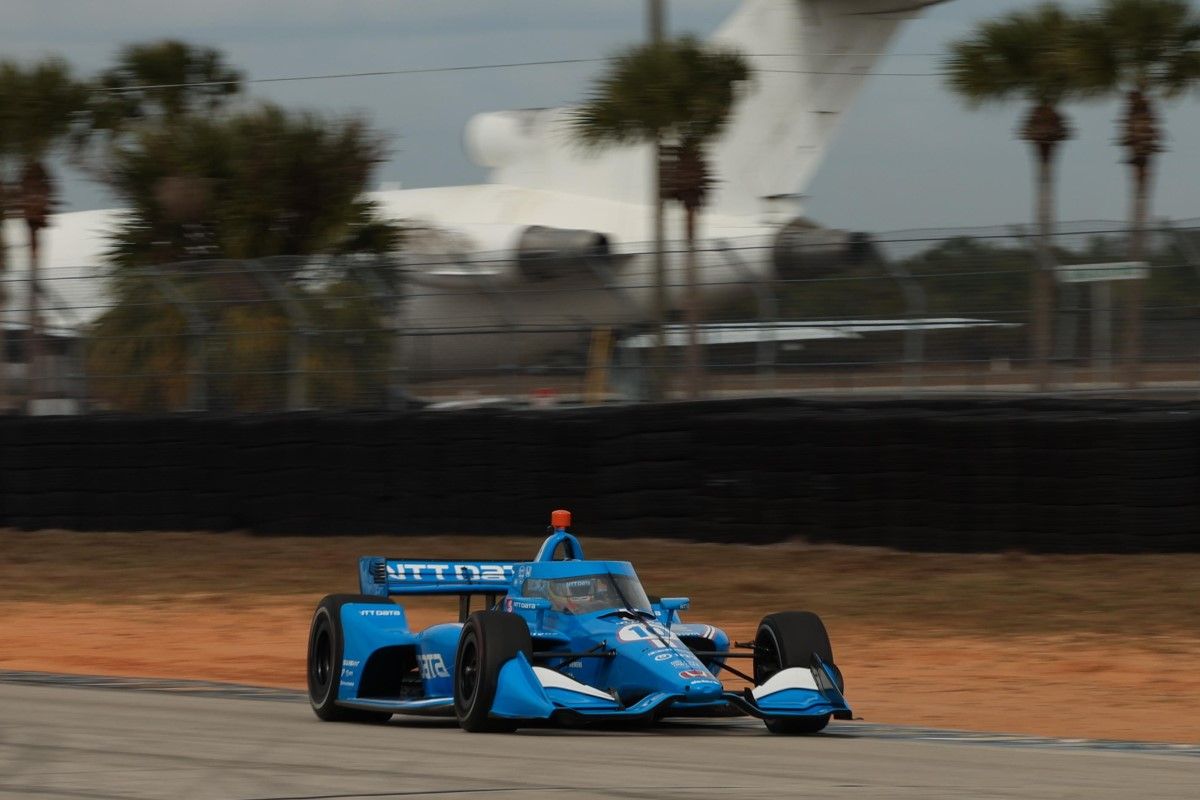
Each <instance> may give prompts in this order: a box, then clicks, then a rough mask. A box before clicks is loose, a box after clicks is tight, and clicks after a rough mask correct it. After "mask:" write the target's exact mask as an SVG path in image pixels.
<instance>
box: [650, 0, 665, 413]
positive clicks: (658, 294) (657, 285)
mask: <svg viewBox="0 0 1200 800" xmlns="http://www.w3.org/2000/svg"><path fill="white" fill-rule="evenodd" d="M665 3H666V0H647V5H646V11H647V29H648V32H649V34H650V44H652V45H655V46H658V45H661V44H662V42H663V36H664V35H665V34H664V31H665V29H666V24H667V19H666V18H667V10H666V5H665ZM653 150H654V152H653V153H652V155H651V158H652V159H653V163H652V165H651V167H650V175H651V180H652V182H653V186H652V189H651V191H653V193H654V196H653V198H652V200H653V203H654V323H655V340H654V357H653V358H652V359H651V362H652V363H651V375H650V381H649V389H650V391H649V396H650V399H651V400H654V401H660V400H664V399H666V387H667V263H666V254H665V253H664V252H663V247H664V242H663V239H664V238H665V234H664V227H665V226H664V216H663V199H662V135H661V134H660V135H658V136H655V137H654V148H653Z"/></svg>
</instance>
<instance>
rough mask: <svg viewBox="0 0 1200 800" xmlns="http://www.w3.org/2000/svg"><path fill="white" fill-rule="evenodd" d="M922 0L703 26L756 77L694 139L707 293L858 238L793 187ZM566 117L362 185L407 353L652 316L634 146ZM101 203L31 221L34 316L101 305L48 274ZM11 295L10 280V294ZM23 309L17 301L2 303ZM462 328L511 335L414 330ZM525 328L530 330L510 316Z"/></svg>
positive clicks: (564, 333)
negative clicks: (587, 141) (421, 180)
mask: <svg viewBox="0 0 1200 800" xmlns="http://www.w3.org/2000/svg"><path fill="white" fill-rule="evenodd" d="M938 2H943V0H744V2H742V3H741V5H740V6H739V7H738V8H737V9H736V10H735V12H734V13H733V15H732V16H731V17H730V18H729V19H728V20H727V21H726V22H725V23H724V24H723V25H722V26H721V27H720V28H719V30H717V32H716V33H715V35H714V36H713V42H714V43H716V44H719V45H722V46H727V47H730V48H734V49H737V50H739V51H741V52H742V53H743V54H746V55H747V56H748V58H749V60H750V62H751V64H752V67H753V69H754V80H753V82H752V84H751V85H749V86H748V87H746V90H745V91H744V92H743V96H742V97H741V98H740V99H739V101H738V104H737V107H736V109H735V113H734V117H733V119H732V120H731V123H730V124H729V126H728V128H727V130H726V131H725V133H724V134H723V136H722V137H721V138H720V140H719V141H717V142H715V143H714V145H713V147H712V149H711V151H710V155H711V160H712V163H713V166H714V168H715V169H714V173H715V177H716V179H717V183H716V189H715V191H714V194H713V197H712V200H711V204H710V205H709V207H708V208H707V209H706V211H705V212H704V214H703V216H702V218H701V221H700V232H701V237H702V238H703V239H704V240H706V243H705V245H704V246H705V247H710V246H713V245H714V243H715V242H717V241H719V240H720V241H731V242H735V243H736V244H735V247H736V248H737V249H738V255H739V257H738V258H737V259H734V258H732V257H707V258H705V259H704V260H703V261H702V267H701V268H702V273H701V282H702V283H704V284H708V285H707V286H706V287H705V293H706V295H707V296H708V299H709V300H710V301H711V300H713V299H717V296H718V295H721V294H728V293H730V292H731V291H743V292H744V291H746V288H747V286H748V284H749V283H750V282H751V281H753V280H754V279H762V278H765V277H769V276H771V275H772V274H774V272H775V271H776V270H783V269H789V268H790V269H803V268H804V267H805V265H806V264H809V263H811V262H813V261H815V260H820V259H827V258H829V257H830V256H832V257H834V258H837V259H839V260H840V258H841V256H842V255H843V254H844V252H845V251H847V250H849V249H854V248H859V249H861V247H862V244H863V242H862V240H861V239H858V238H856V237H854V236H853V235H850V234H846V233H844V232H839V231H827V230H823V229H820V228H818V227H816V226H814V225H813V224H812V223H809V222H807V221H805V220H804V219H803V217H802V213H803V209H802V207H801V204H800V202H799V195H798V192H800V191H802V190H803V188H804V186H805V185H806V184H807V183H808V181H809V180H810V179H811V178H812V176H813V175H814V173H815V172H816V170H817V167H818V166H819V165H820V163H821V160H822V157H823V156H824V154H825V152H826V150H827V148H828V146H829V144H830V142H831V141H832V139H833V136H834V135H835V133H836V131H837V129H838V126H839V124H840V123H841V121H842V118H843V116H844V115H845V114H846V112H847V110H848V109H849V108H850V105H851V103H852V102H853V100H854V98H855V96H856V95H857V94H858V91H859V89H860V88H861V87H862V85H863V82H864V81H865V80H866V79H867V77H868V76H869V74H870V72H871V69H872V67H873V65H874V64H875V63H876V62H877V60H878V59H879V57H880V54H882V53H883V52H884V51H885V50H886V49H887V46H888V43H889V41H890V40H891V39H892V37H893V35H894V34H895V33H896V31H897V30H898V28H899V27H900V26H901V25H902V24H903V23H904V22H905V21H907V20H909V19H912V18H913V17H914V16H916V15H917V14H918V13H919V12H920V11H921V9H923V8H925V7H926V6H930V5H934V4H936V3H938ZM569 118H570V110H569V109H539V110H526V111H503V112H497V113H490V114H481V115H479V116H476V117H474V118H473V119H471V120H470V121H469V122H468V123H467V126H466V133H465V144H466V147H467V150H468V153H469V154H470V155H471V157H472V158H473V159H475V160H476V161H477V162H478V163H479V164H481V165H483V166H486V167H489V168H490V169H491V170H492V172H491V175H490V176H489V182H488V183H486V184H482V185H477V186H450V187H443V188H431V189H410V190H395V191H383V192H377V193H374V194H373V199H375V200H377V201H378V202H379V203H380V205H381V206H382V208H383V209H384V210H385V212H386V214H387V215H388V216H390V217H394V218H396V219H400V220H406V221H409V222H410V223H411V224H415V225H419V226H421V227H422V228H423V231H422V232H421V233H420V234H419V235H417V236H414V237H413V238H412V239H411V240H410V243H409V246H408V248H407V251H406V254H405V260H406V262H407V263H408V266H409V269H410V284H411V285H413V286H415V287H416V290H415V291H413V292H410V296H409V298H408V301H407V302H406V303H405V304H404V309H403V317H404V318H403V321H402V329H403V330H404V331H405V332H406V333H410V334H418V335H416V336H413V337H412V338H410V339H409V341H410V342H413V343H417V342H419V344H414V345H413V346H412V347H410V348H409V349H408V351H407V352H408V355H407V358H408V360H409V366H410V367H412V368H415V369H418V370H419V369H423V368H430V369H437V370H443V369H445V370H452V369H470V368H488V367H495V366H522V365H528V364H534V363H538V360H539V359H541V358H544V357H546V355H547V354H549V353H552V352H554V351H556V350H564V349H570V348H575V347H577V346H578V345H579V343H580V341H581V338H582V337H585V336H586V333H582V334H581V331H586V330H587V328H588V326H589V325H592V324H597V325H614V324H616V325H621V324H634V323H637V322H643V321H646V320H648V319H650V317H651V316H652V310H651V307H652V303H653V289H652V287H651V283H652V281H651V280H650V275H651V274H652V258H653V257H652V256H648V255H644V254H645V253H646V252H647V251H648V250H649V249H650V248H649V247H648V246H647V245H646V243H647V242H649V241H650V240H651V239H652V234H651V224H652V222H651V219H652V216H651V215H652V210H651V206H650V200H651V189H650V186H649V174H650V173H649V167H650V163H651V155H650V150H649V148H648V147H641V146H634V147H624V148H614V149H611V150H608V151H604V152H601V153H600V154H591V153H587V152H585V151H583V150H582V149H581V148H580V147H579V146H578V145H577V144H576V143H575V141H574V140H573V137H572V135H571V130H570V124H569ZM115 218H116V214H115V212H113V211H93V212H82V213H76V214H63V215H59V216H58V217H57V219H56V220H55V223H54V226H53V227H52V228H51V229H50V230H49V231H48V232H47V235H46V239H47V241H46V245H45V252H46V262H47V269H46V285H47V286H50V287H53V289H54V292H55V294H56V295H57V296H58V297H59V298H61V302H62V304H64V305H67V306H70V307H71V308H72V310H73V311H72V313H71V314H65V313H59V312H57V311H55V310H53V309H54V308H55V307H56V303H55V301H54V300H53V299H52V296H51V298H48V300H49V301H48V302H43V305H45V306H46V307H47V311H46V315H45V316H46V325H47V328H48V329H52V328H55V327H59V328H71V327H75V326H78V325H79V324H81V323H86V322H88V321H90V320H91V319H94V318H95V317H96V316H98V315H99V314H100V313H101V312H102V311H103V309H104V306H105V300H104V298H103V295H102V291H101V288H100V286H99V285H98V283H96V282H87V283H84V282H82V281H69V280H61V281H60V280H58V279H60V278H63V277H65V275H66V273H65V272H64V270H73V271H74V272H75V273H76V274H80V273H81V274H85V275H92V276H96V275H98V274H99V272H100V270H99V268H98V267H97V266H96V265H98V264H100V263H101V260H102V255H103V251H104V247H105V244H104V238H103V235H104V232H105V231H106V230H108V229H110V228H111V226H112V224H113V221H114V219H115ZM668 226H669V227H668V232H669V233H668V236H669V238H676V239H678V238H682V237H681V230H682V222H681V221H680V220H679V219H676V218H675V217H674V216H673V215H671V216H669V217H668ZM22 234H23V231H22V230H21V229H20V227H19V226H17V225H15V224H14V225H13V227H12V230H11V231H10V234H9V237H8V241H9V242H10V244H11V243H13V242H20V241H23V235H22ZM814 244H820V245H821V246H820V247H813V245H814ZM675 249H677V248H675ZM638 254H642V255H638ZM14 255H15V258H13V259H11V262H12V263H13V264H14V267H16V269H15V270H14V272H13V273H11V275H12V277H16V278H18V283H19V277H20V269H21V267H22V266H23V261H24V258H23V254H22V253H21V252H20V251H19V250H18V251H17V252H15V253H14ZM681 261H682V259H681V258H679V257H674V256H673V257H672V258H671V259H669V261H668V269H669V282H670V283H672V284H675V286H676V290H675V291H673V292H671V294H670V297H669V299H670V300H671V301H672V302H678V300H679V297H680V294H681V293H680V291H678V286H679V284H681V283H682V280H681V275H680V273H681V271H682V263H681ZM720 284H726V285H724V286H722V285H720ZM9 285H10V286H12V285H13V284H11V283H10V284H9ZM505 289H507V290H514V289H527V290H529V291H505V292H501V291H500V290H505ZM26 302H27V300H26V298H25V297H24V296H23V294H22V293H21V292H14V293H13V294H12V299H11V300H10V304H9V305H10V309H14V310H15V309H18V308H20V307H24V306H25V304H26ZM14 317H15V319H14ZM24 323H25V320H24V319H23V318H22V316H21V314H20V313H15V314H14V313H12V312H10V314H9V315H8V316H7V319H6V325H8V326H14V325H16V326H22V325H24ZM464 327H473V328H477V329H479V330H481V331H484V330H488V331H492V332H494V331H496V330H508V331H511V332H513V333H512V334H511V335H503V336H497V335H470V334H464V335H457V334H455V335H440V336H420V335H419V334H421V333H422V332H435V331H447V330H453V329H455V328H460V329H461V328H464ZM530 329H540V330H541V331H542V332H539V333H536V334H532V333H529V334H526V333H520V332H519V331H521V330H530ZM547 329H549V330H557V331H558V332H556V333H550V332H545V331H546V330H547ZM822 338H823V337H822Z"/></svg>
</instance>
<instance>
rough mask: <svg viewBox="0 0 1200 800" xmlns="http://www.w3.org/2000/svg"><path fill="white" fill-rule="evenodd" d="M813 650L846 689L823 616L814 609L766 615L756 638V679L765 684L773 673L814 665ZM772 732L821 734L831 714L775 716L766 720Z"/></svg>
mask: <svg viewBox="0 0 1200 800" xmlns="http://www.w3.org/2000/svg"><path fill="white" fill-rule="evenodd" d="M813 653H816V654H817V655H818V656H820V658H821V660H822V661H824V662H825V663H826V664H828V665H829V666H830V667H831V668H832V669H833V674H834V676H835V678H836V682H837V687H838V691H845V683H844V681H843V680H842V672H841V670H839V669H838V668H837V666H836V665H835V664H834V661H833V646H832V645H830V643H829V633H828V632H827V631H826V630H825V624H824V623H823V622H821V618H820V617H818V616H817V615H816V614H814V613H812V612H811V611H780V612H777V613H775V614H768V615H767V616H765V617H763V619H762V622H760V623H759V625H758V633H757V634H756V635H755V637H754V682H755V683H756V684H758V685H759V686H761V685H762V684H764V683H766V682H767V681H768V680H769V679H770V678H771V676H773V675H774V674H775V673H777V672H780V671H782V670H785V669H789V668H791V667H805V668H808V667H810V666H812V657H813ZM763 721H764V722H765V723H766V725H767V730H769V731H770V732H771V733H784V734H809V733H818V732H820V731H822V730H824V729H825V726H826V725H828V724H829V715H828V714H822V715H820V716H816V717H775V718H774V719H766V720H763Z"/></svg>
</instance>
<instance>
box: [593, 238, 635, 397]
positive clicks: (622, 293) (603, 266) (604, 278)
mask: <svg viewBox="0 0 1200 800" xmlns="http://www.w3.org/2000/svg"><path fill="white" fill-rule="evenodd" d="M583 261H584V263H585V264H586V265H587V267H588V269H590V270H591V271H592V274H593V275H595V276H596V279H597V280H599V281H600V285H601V286H602V287H603V288H604V290H605V291H607V292H609V293H610V294H612V296H613V297H615V298H616V299H617V305H619V306H624V308H625V311H626V316H627V317H628V319H629V320H630V322H633V323H637V322H641V321H644V320H641V319H639V318H641V317H642V314H641V313H640V311H639V308H638V304H637V302H636V301H635V300H634V299H633V297H632V296H631V295H630V294H629V292H628V291H627V290H626V289H625V287H623V286H621V284H620V283H619V282H618V281H617V276H616V274H615V273H614V272H613V270H612V267H611V266H609V264H608V260H607V258H605V257H598V256H597V257H589V258H585V259H584V260H583ZM615 338H616V337H615V336H614V337H613V339H615ZM624 360H625V359H623V358H621V355H620V353H619V348H617V347H615V343H614V342H613V341H612V340H610V341H609V349H608V361H609V362H610V363H615V366H616V367H617V371H618V372H619V373H624V372H625V371H626V369H627V368H626V367H625V366H623V365H622V364H621V363H620V362H622V361H624ZM635 369H637V370H638V373H639V374H637V375H636V376H635V377H634V379H633V380H632V381H625V380H622V381H621V382H622V383H623V384H625V385H626V387H627V389H628V390H629V391H631V392H632V393H633V394H634V395H635V397H633V398H631V399H634V400H637V401H642V400H645V399H646V397H645V396H644V395H645V394H646V387H647V384H646V379H645V369H646V366H645V364H643V363H641V362H640V361H639V363H638V364H637V366H636V367H635ZM621 377H622V378H624V374H622V376H621ZM610 381H611V379H609V381H606V383H608V382H610ZM605 388H607V386H606V387H605Z"/></svg>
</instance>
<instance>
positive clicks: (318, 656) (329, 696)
mask: <svg viewBox="0 0 1200 800" xmlns="http://www.w3.org/2000/svg"><path fill="white" fill-rule="evenodd" d="M385 602H387V601H386V600H380V598H378V597H371V596H368V595H357V594H331V595H327V596H325V597H323V598H321V602H319V603H317V610H316V612H315V613H314V614H313V621H312V626H311V627H310V628H309V631H308V702H309V704H311V705H312V709H313V713H315V714H316V715H317V716H318V717H320V718H321V719H323V720H325V721H326V722H374V723H381V722H387V721H388V720H389V719H391V717H392V715H391V714H389V713H387V712H385V711H364V710H362V709H357V708H344V707H342V706H339V705H338V704H337V696H338V683H339V682H340V680H341V673H342V655H343V647H344V645H345V638H344V637H343V635H342V606H344V605H346V604H347V603H371V604H372V605H380V604H381V603H385Z"/></svg>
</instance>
